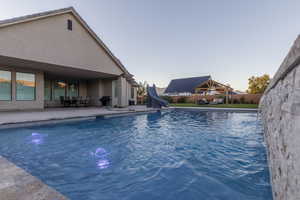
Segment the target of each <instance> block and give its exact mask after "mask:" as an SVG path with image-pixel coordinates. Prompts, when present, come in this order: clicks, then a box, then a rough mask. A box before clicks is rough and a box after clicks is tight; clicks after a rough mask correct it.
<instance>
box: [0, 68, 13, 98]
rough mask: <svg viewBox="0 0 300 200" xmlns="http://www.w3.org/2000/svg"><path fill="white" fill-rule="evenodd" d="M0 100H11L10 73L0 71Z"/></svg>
mask: <svg viewBox="0 0 300 200" xmlns="http://www.w3.org/2000/svg"><path fill="white" fill-rule="evenodd" d="M0 100H2V101H10V100H11V72H9V71H2V70H0Z"/></svg>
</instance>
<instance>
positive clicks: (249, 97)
mask: <svg viewBox="0 0 300 200" xmlns="http://www.w3.org/2000/svg"><path fill="white" fill-rule="evenodd" d="M217 96H218V95H205V96H202V95H192V96H163V98H164V99H165V100H167V101H169V102H170V103H197V102H198V100H201V99H206V100H207V101H209V102H211V101H213V99H214V98H216V97H217ZM261 96H262V94H233V95H229V103H234V104H238V103H248V104H259V101H260V98H261ZM146 102H147V97H146V96H145V97H138V104H145V103H146ZM224 102H225V101H224Z"/></svg>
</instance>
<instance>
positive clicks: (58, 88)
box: [53, 81, 67, 100]
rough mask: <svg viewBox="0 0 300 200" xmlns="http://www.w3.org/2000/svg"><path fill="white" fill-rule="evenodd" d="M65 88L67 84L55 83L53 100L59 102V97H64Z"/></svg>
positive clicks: (62, 82)
mask: <svg viewBox="0 0 300 200" xmlns="http://www.w3.org/2000/svg"><path fill="white" fill-rule="evenodd" d="M66 86H67V84H66V83H65V82H64V81H55V83H54V88H53V90H54V91H53V92H54V99H55V100H59V99H60V97H61V96H63V97H64V96H65V95H66Z"/></svg>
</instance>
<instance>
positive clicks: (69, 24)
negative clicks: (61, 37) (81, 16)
mask: <svg viewBox="0 0 300 200" xmlns="http://www.w3.org/2000/svg"><path fill="white" fill-rule="evenodd" d="M68 30H70V31H72V30H73V23H72V20H70V19H68Z"/></svg>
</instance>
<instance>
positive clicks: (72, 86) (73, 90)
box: [68, 81, 79, 97]
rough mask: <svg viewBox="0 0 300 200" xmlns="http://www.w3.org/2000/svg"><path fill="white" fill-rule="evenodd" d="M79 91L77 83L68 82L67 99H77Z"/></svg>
mask: <svg viewBox="0 0 300 200" xmlns="http://www.w3.org/2000/svg"><path fill="white" fill-rule="evenodd" d="M78 93H79V89H78V82H77V81H74V82H69V83H68V96H69V97H78V95H79V94H78Z"/></svg>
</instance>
